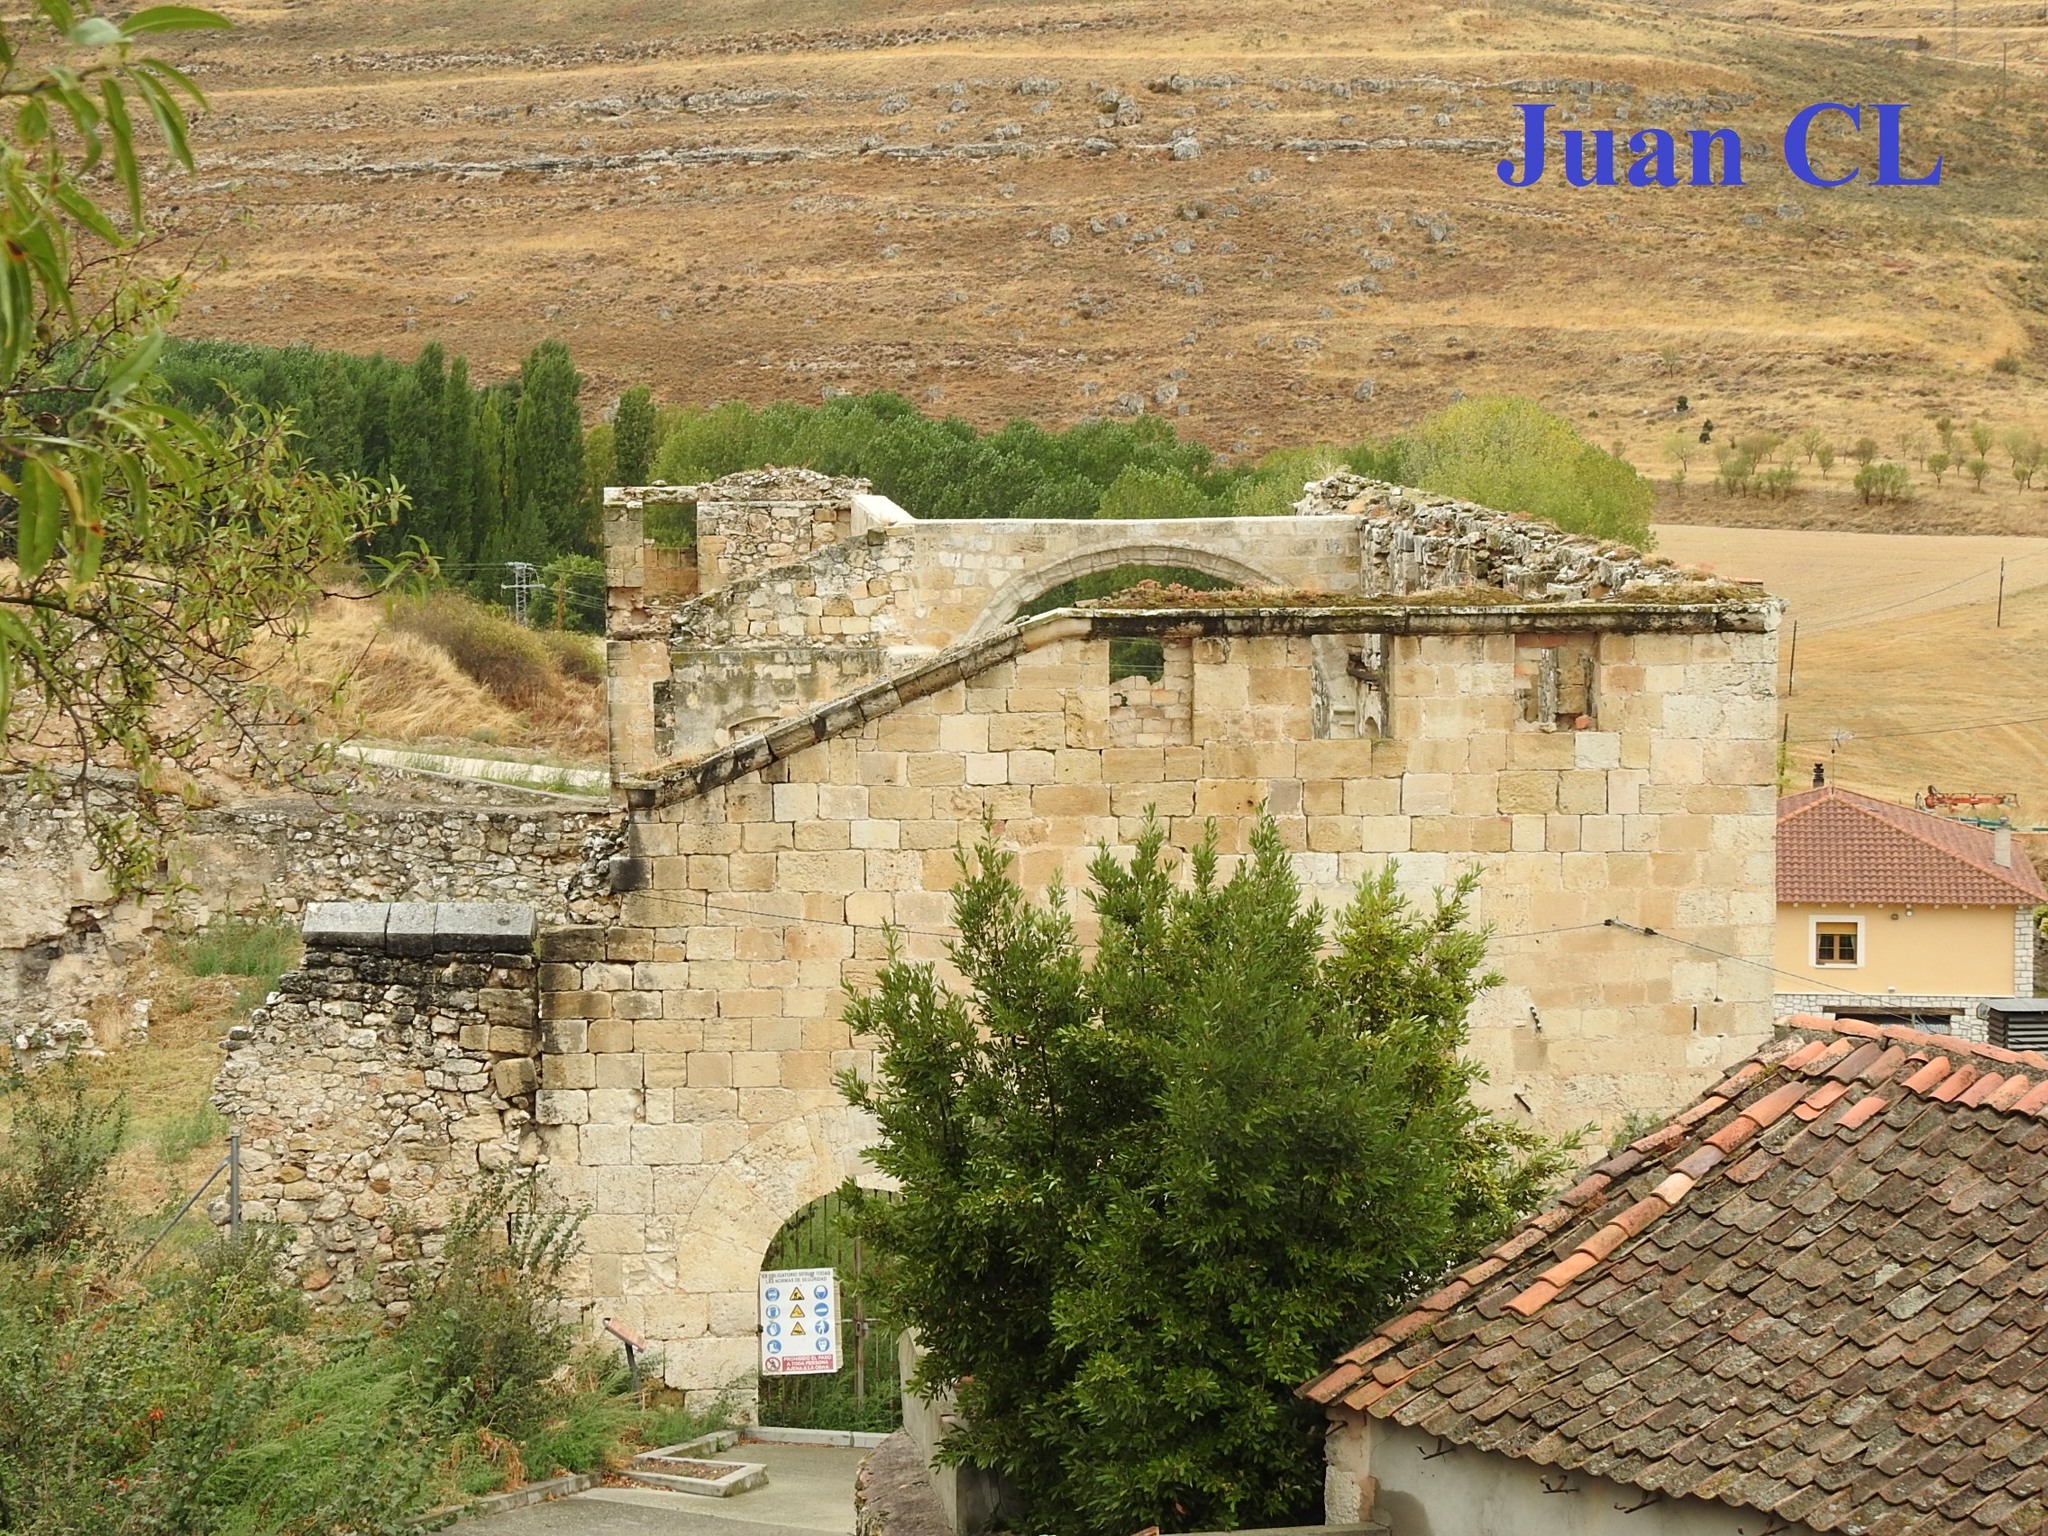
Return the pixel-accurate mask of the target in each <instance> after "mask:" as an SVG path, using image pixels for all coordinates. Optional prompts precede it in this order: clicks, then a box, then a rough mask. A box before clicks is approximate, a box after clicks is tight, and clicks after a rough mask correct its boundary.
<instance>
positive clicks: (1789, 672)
mask: <svg viewBox="0 0 2048 1536" xmlns="http://www.w3.org/2000/svg"><path fill="white" fill-rule="evenodd" d="M1798 682H1799V621H1798V620H1797V619H1794V620H1793V621H1792V657H1791V660H1790V661H1789V662H1788V663H1787V664H1786V669H1785V697H1786V698H1788V699H1789V698H1791V697H1792V692H1793V689H1794V687H1795V686H1796V685H1797V684H1798Z"/></svg>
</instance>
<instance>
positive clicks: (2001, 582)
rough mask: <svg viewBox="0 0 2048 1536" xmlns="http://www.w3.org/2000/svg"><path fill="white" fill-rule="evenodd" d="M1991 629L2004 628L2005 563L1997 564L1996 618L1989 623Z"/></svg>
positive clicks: (2001, 561)
mask: <svg viewBox="0 0 2048 1536" xmlns="http://www.w3.org/2000/svg"><path fill="white" fill-rule="evenodd" d="M1991 627H1992V628H1993V629H2003V628H2005V561H2004V560H2003V559H2001V560H2000V561H1999V562H1998V617H1997V618H1995V619H1993V620H1992V621H1991Z"/></svg>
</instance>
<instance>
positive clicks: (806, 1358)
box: [761, 1269, 839, 1376]
mask: <svg viewBox="0 0 2048 1536" xmlns="http://www.w3.org/2000/svg"><path fill="white" fill-rule="evenodd" d="M838 1369H839V1281H838V1278H837V1276H836V1275H835V1274H834V1273H833V1272H832V1271H831V1270H829V1269H764V1270H762V1271H761V1374H762V1375H764V1376H818V1375H829V1374H830V1373H832V1372H834V1371H836V1370H838Z"/></svg>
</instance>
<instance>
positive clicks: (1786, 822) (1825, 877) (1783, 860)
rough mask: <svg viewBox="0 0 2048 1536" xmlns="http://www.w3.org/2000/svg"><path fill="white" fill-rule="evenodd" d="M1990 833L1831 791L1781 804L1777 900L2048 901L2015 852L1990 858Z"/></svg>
mask: <svg viewBox="0 0 2048 1536" xmlns="http://www.w3.org/2000/svg"><path fill="white" fill-rule="evenodd" d="M1994 851H1995V840H1994V837H1993V834H1992V833H1991V832H1990V830H1989V829H1987V828H1984V827H1973V826H1971V825H1969V824H1968V823H1967V822H1960V821H1950V820H1949V819H1948V818H1947V817H1946V816H1934V815H1930V814H1929V813H1928V812H1926V811H1918V810H1914V809H1913V808H1912V807H1911V806H1905V805H1893V804H1891V803H1889V802H1888V801H1884V800H1873V799H1871V798H1870V796H1868V795H1859V794H1856V793H1854V792H1853V791H1851V790H1846V789H1842V788H1840V787H1839V786H1837V785H1833V784H1828V785H1824V786H1822V787H1821V788H1818V789H1809V790H1803V791H1801V792H1800V793H1799V794H1796V795H1787V796H1786V797H1785V798H1784V799H1782V800H1780V801H1779V802H1778V900H1780V901H1796V902H1821V903H1827V902H1840V903H1842V904H1844V905H1850V904H1858V903H1860V904H1865V905H1873V906H1907V905H1919V906H1929V907H1934V906H1958V907H1962V906H1991V907H2012V906H2020V905H2022V904H2026V903H2038V902H2043V901H2048V888H2044V887H2043V886H2042V884H2041V877H2040V876H2039V875H2037V874H2035V873H2034V866H2033V865H2032V864H2031V863H2029V862H2028V860H2027V855H2026V853H2025V851H2024V850H2023V849H2021V848H2020V847H2019V846H2018V845H2017V843H2015V844H2014V845H2013V849H2012V863H2011V865H2010V866H2006V865H2001V864H1999V863H1998V862H1996V860H1995V859H1994V858H1993V853H1994Z"/></svg>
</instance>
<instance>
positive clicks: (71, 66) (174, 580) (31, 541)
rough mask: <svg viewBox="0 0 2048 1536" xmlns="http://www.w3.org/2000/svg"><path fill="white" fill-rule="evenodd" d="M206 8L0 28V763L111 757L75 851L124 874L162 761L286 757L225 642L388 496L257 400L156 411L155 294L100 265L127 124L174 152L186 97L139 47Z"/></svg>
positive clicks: (204, 19)
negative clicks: (86, 846)
mask: <svg viewBox="0 0 2048 1536" xmlns="http://www.w3.org/2000/svg"><path fill="white" fill-rule="evenodd" d="M225 25H226V23H225V22H224V21H223V20H222V19H221V18H220V17H217V16H214V15H212V14H211V13H209V12H204V11H195V10H190V9H186V8H182V7H153V8H150V9H146V10H141V11H137V12H136V13H134V14H133V15H131V16H129V17H128V18H127V19H126V20H124V21H114V20H111V19H109V18H107V17H103V16H96V15H91V14H82V13H81V12H79V11H78V10H76V9H74V8H73V7H72V6H70V5H68V4H65V3H63V0H40V3H39V4H38V5H37V6H36V7H35V18H34V19H32V20H25V19H22V18H19V17H12V18H9V19H8V20H7V21H5V22H4V23H0V60H4V64H5V71H4V74H0V95H4V96H5V97H7V98H8V100H9V102H10V104H11V106H12V111H11V112H10V114H9V115H8V116H7V118H6V120H5V121H6V126H5V128H4V129H0V245H4V248H5V250H6V251H7V252H8V253H9V256H10V259H9V260H7V261H5V262H0V557H4V558H0V762H5V763H7V764H10V765H14V766H28V767H30V768H31V769H32V770H34V771H37V772H41V773H48V772H49V771H50V770H51V768H52V765H54V764H64V765H66V766H72V765H76V766H89V765H91V764H94V763H111V764H114V765H118V766H123V767H126V768H129V769H131V770H133V771H134V773H135V775H136V780H137V785H138V793H137V794H135V795H125V794H122V795H115V794H112V793H109V792H101V791H95V790H94V789H93V787H92V781H91V780H90V779H86V778H82V779H81V783H82V784H83V785H84V786H85V788H86V793H87V803H86V814H87V821H88V825H89V827H90V829H91V833H92V836H93V839H94V842H95V844H96V847H97V851H98V853H99V855H100V857H101V859H102V861H103V863H104V864H105V866H106V868H107V871H108V874H109V875H110V877H111V878H112V879H113V881H114V882H115V884H116V885H117V886H121V887H126V888H133V887H136V886H138V885H142V884H145V883H147V882H148V881H149V880H151V879H152V878H154V877H155V876H156V874H157V873H158V869H159V860H160V856H161V855H160V846H161V838H160V836H159V835H158V829H159V824H160V822H161V820H162V818H163V814H164V811H165V808H166V801H165V799H164V797H163V796H162V794H161V790H162V788H163V783H164V776H163V770H164V767H165V765H166V764H167V763H174V762H177V761H180V760H185V759H189V758H190V757H191V756H192V755H193V754H194V753H196V752H198V751H200V750H201V749H202V748H207V747H211V746H213V745H216V744H218V743H219V741H220V739H221V734H222V732H226V733H227V734H229V735H231V736H233V737H234V738H235V739H236V741H237V742H238V743H239V745H240V746H242V747H243V748H244V749H246V750H247V751H248V752H250V753H252V754H253V755H255V756H256V757H257V758H258V760H259V761H261V762H264V763H268V764H270V765H271V766H273V767H277V768H289V767H290V766H291V764H290V761H289V757H290V754H289V752H288V750H287V745H286V743H285V741H284V740H283V739H282V738H280V737H279V736H278V735H276V734H275V733H274V732H273V731H271V730H270V729H269V727H270V726H271V725H273V724H275V723H276V717H275V714H274V708H275V706H274V703H273V702H272V698H273V695H272V693H271V691H270V690H268V689H266V688H264V687H262V686H261V682H262V680H261V679H260V678H258V677H256V676H254V675H253V674H252V672H251V670H250V667H249V665H248V662H247V657H248V655H249V654H250V651H251V648H252V646H253V645H254V644H255V642H256V641H257V639H258V638H259V637H260V636H262V635H263V634H265V633H266V632H276V631H280V630H284V629H288V628H289V627H291V626H292V625H293V624H294V623H295V622H297V621H298V620H299V619H300V617H301V616H302V615H303V613H304V610H305V605H306V601H307V599H308V598H309V597H311V596H313V595H314V594H315V593H316V592H317V591H318V590H319V581H318V573H319V572H320V571H321V570H322V569H323V568H325V567H328V566H330V565H332V564H334V563H336V562H338V561H341V560H344V559H346V558H348V557H350V556H351V555H353V554H354V553H355V552H356V551H357V550H358V549H359V548H360V547H361V545H362V544H363V542H364V540H365V539H367V538H368V537H369V536H370V535H371V534H372V533H373V532H374V531H375V530H376V529H377V527H378V526H379V525H380V524H381V523H383V522H386V521H388V519H389V516H390V513H391V511H392V510H393V508H394V506H395V502H394V500H393V499H392V498H389V497H387V496H383V495H380V494H379V493H378V492H376V491H375V490H373V489H372V488H369V487H365V486H360V485H356V484H353V483H350V482H347V481H342V480H330V479H327V478H325V477H323V476H320V475H318V474H313V473H308V472H306V471H303V470H302V469H301V468H300V467H299V465H298V464H297V463H296V461H295V453H294V450H293V449H292V447H291V444H290V440H289V437H288V432H287V426H286V423H285V422H284V421H283V420H281V419H279V418H277V417H275V416H272V415H271V414H269V413H267V412H264V411H262V410H255V411H252V412H251V413H249V414H248V415H247V416H245V417H243V418H240V419H237V420H234V421H230V422H226V423H221V424H216V423H211V422H208V421H205V420H203V419H198V418H195V417H193V416H190V415H187V414H185V413H184V412H181V411H178V410H175V409H172V408H171V407H169V406H168V405H166V404H164V403H163V395H164V391H165V385H164V377H163V354H164V346H165V340H164V324H165V322H166V321H167V320H168V319H169V317H170V315H171V313H172V312H173V309H174V307H175V302H176V298H177V295H178V285H177V284H176V283H175V282H168V283H167V282H163V281H158V280H149V279H143V278H140V277H137V276H135V275H134V274H133V273H132V271H131V270H130V269H129V268H128V267H127V266H125V265H124V263H123V253H124V252H125V251H126V250H127V249H128V248H130V247H131V246H132V245H133V244H134V242H135V241H136V240H137V239H138V238H140V237H141V236H142V235H144V234H145V233H146V232H147V225H146V223H145V219H144V204H143V185H144V167H143V155H142V152H141V151H142V145H141V143H140V141H139V139H138V137H137V134H136V132H135V131H134V126H133V125H134V123H135V120H136V119H137V118H138V117H141V116H146V117H147V118H148V119H149V120H150V121H151V122H153V123H154V125H155V127H156V130H157V132H158V134H160V135H161V137H162V139H163V142H164V147H165V149H166V150H167V152H168V154H169V156H170V158H171V159H172V160H173V161H175V162H176V163H178V164H180V165H183V166H186V167H188V168H189V167H190V166H191V164H192V156H191V151H190V149H189V148H188V145H187V141H186V109H187V107H188V106H197V105H201V104H203V98H202V97H201V95H200V92H199V89H198V87H197V86H196V85H194V84H193V82H192V81H191V79H190V78H189V77H187V76H186V75H184V74H183V73H182V72H180V71H179V70H178V69H176V68H175V67H173V66H172V65H170V64H168V63H166V62H164V61H163V60H161V59H158V58H155V57H152V56H149V55H147V54H145V53H143V52H142V51H141V45H142V44H144V43H145V42H146V40H147V39H149V38H150V37H151V36H153V35H154V34H158V33H164V32H175V31H180V30H189V29H193V28H210V27H221V26H225ZM173 699H182V700H184V701H186V704H187V708H186V709H185V710H184V711H182V714H183V717H184V718H183V721H182V723H181V722H180V721H179V719H178V718H177V716H176V714H174V713H173V712H172V711H169V710H167V709H166V708H165V707H164V706H166V705H167V704H169V703H170V702H171V701H172V700H173ZM195 716H196V717H198V718H199V719H201V720H207V719H208V718H209V717H210V723H211V726H212V728H211V729H210V730H207V731H202V730H201V729H200V728H199V727H197V726H195V725H194V724H193V723H192V722H193V719H194V717H195Z"/></svg>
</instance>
